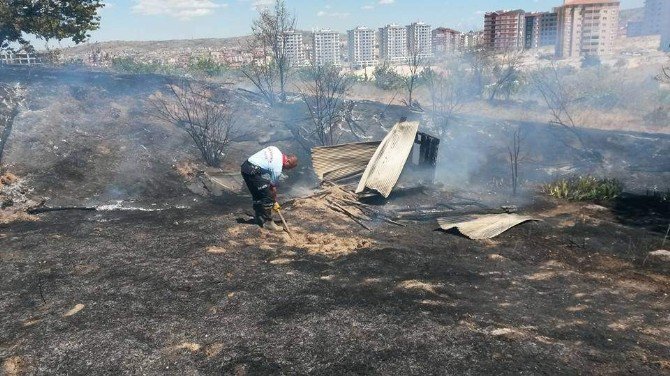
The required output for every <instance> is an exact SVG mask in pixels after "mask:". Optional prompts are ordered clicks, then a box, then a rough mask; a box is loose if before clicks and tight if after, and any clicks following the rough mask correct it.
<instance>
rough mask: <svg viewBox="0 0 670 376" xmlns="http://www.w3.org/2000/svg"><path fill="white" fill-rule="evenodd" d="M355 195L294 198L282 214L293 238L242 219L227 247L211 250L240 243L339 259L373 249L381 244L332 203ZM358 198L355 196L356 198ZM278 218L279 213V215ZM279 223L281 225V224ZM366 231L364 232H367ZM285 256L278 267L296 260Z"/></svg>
mask: <svg viewBox="0 0 670 376" xmlns="http://www.w3.org/2000/svg"><path fill="white" fill-rule="evenodd" d="M351 195H352V193H350V192H347V191H346V190H344V189H342V188H340V187H330V188H326V189H324V191H323V192H321V194H319V195H317V196H313V197H307V198H301V199H294V200H292V201H291V202H290V203H289V204H287V205H285V208H284V209H282V212H283V214H284V216H285V218H286V220H287V221H288V224H289V227H290V229H291V235H289V234H288V233H286V232H273V231H268V230H265V229H261V228H259V227H258V226H256V225H253V224H249V223H250V222H251V221H250V220H249V219H246V218H240V219H239V222H243V223H240V224H237V225H235V226H231V227H229V228H228V229H227V230H226V234H225V236H224V244H223V245H215V246H210V247H209V248H207V252H209V253H225V252H227V250H233V249H237V248H239V245H240V242H241V243H242V244H243V245H245V246H252V247H254V248H257V249H259V250H262V251H269V252H282V251H283V250H285V249H288V248H290V249H300V250H304V251H305V252H306V253H307V254H309V255H321V256H326V257H330V258H338V257H342V256H345V255H349V254H351V253H353V252H356V251H359V250H363V249H370V248H372V247H373V246H375V245H376V244H377V242H375V241H374V240H372V239H371V238H370V237H368V236H364V235H362V234H360V233H357V232H356V231H354V229H356V227H358V226H359V224H358V223H357V222H355V221H354V220H353V219H352V218H351V217H350V216H349V215H346V214H344V213H342V212H341V211H337V208H336V207H334V205H333V204H332V202H334V200H336V199H339V200H341V199H345V200H349V201H351V202H353V201H354V200H350V199H351V198H352V196H351ZM353 197H355V195H353ZM352 205H353V206H348V207H347V209H346V210H347V211H350V212H351V213H352V214H353V215H354V216H357V217H359V218H362V219H363V218H366V219H368V220H371V218H369V217H368V216H367V215H366V213H365V212H364V210H362V209H361V208H360V207H357V206H356V205H355V204H352ZM275 215H276V214H275ZM277 223H279V222H277ZM363 231H364V230H363ZM286 256H287V253H283V254H282V257H279V258H276V259H274V260H272V261H271V263H272V264H275V265H284V264H287V263H290V262H291V260H293V258H294V256H296V255H295V254H288V256H289V257H286Z"/></svg>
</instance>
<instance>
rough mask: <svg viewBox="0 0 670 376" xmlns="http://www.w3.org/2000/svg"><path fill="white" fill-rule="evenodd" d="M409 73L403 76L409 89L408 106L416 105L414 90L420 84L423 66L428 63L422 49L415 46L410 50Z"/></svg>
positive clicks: (406, 103)
mask: <svg viewBox="0 0 670 376" xmlns="http://www.w3.org/2000/svg"><path fill="white" fill-rule="evenodd" d="M408 63H409V75H407V76H403V81H404V84H405V89H407V100H406V101H405V105H407V107H414V106H415V103H414V97H413V94H414V91H415V90H416V88H417V86H419V83H420V81H419V74H420V73H421V68H422V67H423V66H424V65H425V64H426V63H427V62H426V59H425V58H424V56H423V53H422V51H421V50H419V49H417V48H414V49H412V50H411V51H410V52H409V60H408Z"/></svg>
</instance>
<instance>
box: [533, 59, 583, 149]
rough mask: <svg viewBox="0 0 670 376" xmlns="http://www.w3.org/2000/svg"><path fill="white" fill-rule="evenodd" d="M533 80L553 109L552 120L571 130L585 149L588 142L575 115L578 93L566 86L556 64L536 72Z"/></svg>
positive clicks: (553, 122)
mask: <svg viewBox="0 0 670 376" xmlns="http://www.w3.org/2000/svg"><path fill="white" fill-rule="evenodd" d="M531 80H532V82H533V84H534V86H535V88H536V89H537V91H538V92H539V93H540V95H541V96H542V98H543V99H544V102H545V103H546V104H547V107H549V110H550V111H551V117H552V119H551V121H550V122H551V123H552V124H556V125H560V126H561V127H563V128H565V129H567V130H568V131H570V132H571V133H572V134H573V135H574V136H575V138H576V139H577V140H578V141H579V145H580V146H581V148H582V149H585V148H586V143H585V141H584V138H583V136H582V135H581V133H580V131H579V129H578V128H577V123H576V121H575V118H574V115H573V106H574V104H575V103H576V102H577V100H578V99H579V97H578V93H577V92H576V91H575V90H571V89H569V88H568V87H566V85H565V83H564V82H563V79H562V78H561V75H560V73H559V71H558V69H557V68H556V66H554V65H552V66H551V67H550V68H548V69H542V70H538V71H536V72H534V73H533V74H532V75H531Z"/></svg>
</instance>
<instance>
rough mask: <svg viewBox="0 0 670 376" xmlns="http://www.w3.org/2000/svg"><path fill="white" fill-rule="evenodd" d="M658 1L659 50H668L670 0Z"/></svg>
mask: <svg viewBox="0 0 670 376" xmlns="http://www.w3.org/2000/svg"><path fill="white" fill-rule="evenodd" d="M660 2H661V6H660V8H659V9H658V19H659V31H660V32H661V50H663V51H666V52H670V0H665V1H660Z"/></svg>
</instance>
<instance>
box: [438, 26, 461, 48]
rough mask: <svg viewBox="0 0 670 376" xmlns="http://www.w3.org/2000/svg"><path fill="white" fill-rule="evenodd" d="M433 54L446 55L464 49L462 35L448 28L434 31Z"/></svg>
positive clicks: (439, 28)
mask: <svg viewBox="0 0 670 376" xmlns="http://www.w3.org/2000/svg"><path fill="white" fill-rule="evenodd" d="M432 33H433V54H435V55H444V54H449V53H453V52H456V51H460V50H461V49H462V48H463V39H462V38H461V35H462V33H461V32H459V31H456V30H453V29H449V28H446V27H438V28H437V29H435V30H433V32H432Z"/></svg>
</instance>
